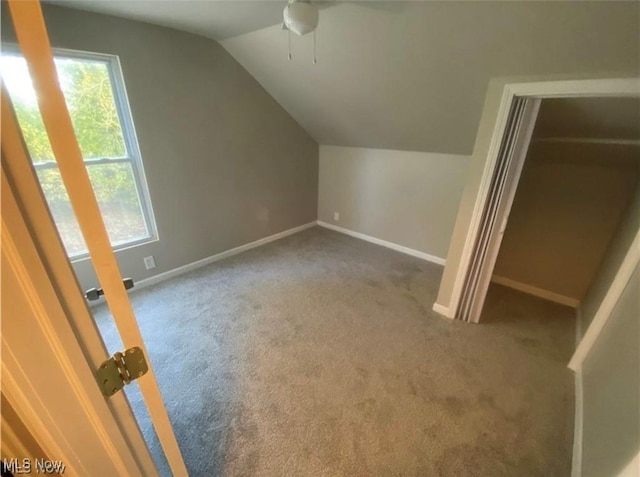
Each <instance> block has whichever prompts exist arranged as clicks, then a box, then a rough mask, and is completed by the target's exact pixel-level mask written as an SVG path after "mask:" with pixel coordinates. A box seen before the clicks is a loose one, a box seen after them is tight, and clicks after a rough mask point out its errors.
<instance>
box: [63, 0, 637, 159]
mask: <svg viewBox="0 0 640 477" xmlns="http://www.w3.org/2000/svg"><path fill="white" fill-rule="evenodd" d="M54 3H58V4H62V5H66V6H73V7H74V8H82V9H85V10H93V11H98V12H103V13H109V14H113V15H117V16H123V17H127V18H133V19H138V20H143V21H147V22H150V23H155V24H160V25H164V26H170V27H173V28H177V29H181V30H184V31H189V32H192V33H197V34H200V35H203V36H207V37H209V38H214V39H218V40H221V44H222V45H223V46H224V47H225V48H226V49H227V51H228V52H229V53H231V55H233V56H234V58H235V59H236V60H238V61H239V62H240V63H241V64H242V65H243V66H244V67H245V68H246V69H247V70H248V71H249V72H250V73H251V74H252V75H253V76H254V77H255V78H256V79H257V80H258V81H259V82H260V83H261V84H262V86H263V87H264V88H265V89H266V90H267V91H268V92H269V93H270V94H271V95H272V96H273V97H274V98H275V99H276V100H277V101H278V102H279V103H280V104H281V105H282V106H283V107H284V108H285V109H286V110H287V111H288V112H289V113H290V114H291V115H292V116H293V118H294V119H296V120H297V121H298V122H299V123H300V124H301V125H302V127H304V128H305V129H306V130H307V131H308V132H309V133H310V134H311V135H312V136H313V137H314V138H315V139H316V140H317V141H318V142H319V143H320V144H332V145H342V146H360V147H370V148H382V149H401V150H413V151H429V152H444V153H459V154H469V153H470V152H471V150H472V148H473V142H474V138H475V134H476V130H477V127H478V122H479V118H480V114H481V111H482V104H483V101H484V96H485V93H486V89H487V85H488V81H489V79H490V78H492V77H496V76H518V75H538V74H544V75H549V74H567V73H597V72H602V71H605V72H606V71H624V72H629V71H631V72H632V73H634V72H635V74H637V70H638V68H639V58H640V48H639V42H638V37H639V36H640V26H639V23H640V9H639V7H640V3H638V2H536V1H533V2H485V1H473V2H459V1H444V2H431V1H426V2H421V1H414V2H335V3H332V4H331V5H330V6H331V8H323V10H322V12H321V14H320V25H319V27H318V30H317V34H318V36H317V40H318V45H317V49H318V64H316V65H313V64H312V57H313V52H312V36H311V35H307V36H305V37H297V36H293V37H292V40H291V41H292V49H293V60H291V61H289V60H288V59H287V32H285V31H282V30H281V29H280V22H281V16H282V9H283V7H284V5H285V1H277V2H274V1H262V2H245V1H242V0H236V1H226V2H211V1H208V2H204V1H200V2H198V1H188V0H179V1H176V0H174V1H152V0H144V1H141V0H139V1H127V2H125V1H111V0H109V1H103V0H91V1H59V0H58V1H54ZM328 3H330V2H324V3H323V4H321V6H322V7H327V6H329V5H328Z"/></svg>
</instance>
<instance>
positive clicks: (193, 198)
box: [2, 2, 318, 288]
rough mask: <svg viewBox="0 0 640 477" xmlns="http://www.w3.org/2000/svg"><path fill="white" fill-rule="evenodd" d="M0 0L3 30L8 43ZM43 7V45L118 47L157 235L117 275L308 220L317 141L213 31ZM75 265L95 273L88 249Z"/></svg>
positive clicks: (123, 255)
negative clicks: (46, 39) (205, 34)
mask: <svg viewBox="0 0 640 477" xmlns="http://www.w3.org/2000/svg"><path fill="white" fill-rule="evenodd" d="M2 7H3V9H2V40H3V41H10V42H13V41H14V37H13V33H12V29H11V25H10V21H9V15H8V14H7V11H6V10H5V4H4V2H3V4H2ZM44 13H45V19H46V22H47V28H48V31H49V36H50V38H51V42H52V45H53V46H55V47H62V48H69V49H76V50H85V51H91V52H99V53H109V54H115V55H118V56H119V57H120V62H121V64H122V70H123V74H124V80H125V84H126V87H127V93H128V96H129V102H130V105H131V111H132V114H133V120H134V124H135V127H136V132H137V136H138V141H139V143H140V149H141V152H142V160H143V163H144V168H145V173H146V176H147V181H148V185H149V190H150V194H151V199H152V203H153V208H154V212H155V217H156V222H157V226H158V232H159V237H160V240H159V241H158V242H154V243H151V244H147V245H142V246H137V247H133V248H130V249H127V250H123V251H120V252H118V253H117V256H118V261H119V264H120V267H121V271H122V274H123V275H125V276H131V277H133V278H134V279H136V280H140V279H143V278H147V277H149V276H151V275H155V274H158V273H161V272H164V271H167V270H170V269H173V268H176V267H179V266H182V265H185V264H187V263H190V262H193V261H196V260H199V259H202V258H205V257H208V256H210V255H213V254H216V253H218V252H222V251H224V250H228V249H230V248H233V247H236V246H239V245H242V244H245V243H248V242H251V241H254V240H257V239H259V238H262V237H266V236H269V235H272V234H274V233H277V232H280V231H283V230H286V229H289V228H292V227H295V226H298V225H301V224H304V223H307V222H310V221H313V220H315V219H316V214H317V196H318V190H317V183H318V145H317V143H316V142H315V140H314V139H312V138H311V137H310V136H309V135H308V134H307V133H306V132H305V131H304V130H303V129H302V128H301V127H300V126H299V125H298V124H297V123H296V121H295V120H293V119H292V118H291V116H290V115H289V114H288V113H287V112H286V111H285V110H284V109H283V108H282V107H281V106H280V105H278V103H276V101H275V100H274V99H273V98H272V97H271V96H270V95H269V94H268V93H267V92H266V91H265V90H264V89H263V88H262V87H261V86H260V85H259V84H258V83H257V82H256V81H255V80H254V79H253V78H252V77H251V75H249V74H248V73H247V72H246V71H245V70H244V69H243V67H242V66H240V65H239V64H238V63H237V62H236V61H235V60H234V59H233V58H232V57H231V55H229V53H227V52H226V51H225V49H224V48H222V47H221V46H220V45H219V44H218V43H217V42H215V41H213V40H209V39H206V38H202V37H198V36H195V35H191V34H187V33H182V32H179V31H177V30H172V29H168V28H163V27H158V26H152V25H149V24H145V23H140V22H135V21H129V20H124V19H120V18H115V17H110V16H105V15H99V14H93V13H86V12H81V11H76V10H69V9H64V8H59V7H52V6H45V8H44ZM148 255H153V256H154V257H155V259H156V264H157V268H155V269H154V270H151V271H146V270H145V268H144V264H143V260H142V259H143V257H145V256H148ZM74 268H75V269H76V272H77V274H78V277H79V280H80V282H81V285H82V287H85V288H86V287H89V286H93V285H94V284H95V278H94V275H93V269H92V267H91V265H90V263H89V261H88V260H83V261H79V262H76V263H75V264H74Z"/></svg>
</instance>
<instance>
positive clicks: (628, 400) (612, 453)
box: [582, 266, 640, 477]
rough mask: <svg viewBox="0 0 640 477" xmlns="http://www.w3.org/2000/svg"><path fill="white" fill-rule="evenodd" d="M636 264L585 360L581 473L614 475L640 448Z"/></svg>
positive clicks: (639, 275) (639, 324)
mask: <svg viewBox="0 0 640 477" xmlns="http://www.w3.org/2000/svg"><path fill="white" fill-rule="evenodd" d="M639 317H640V267H638V266H636V270H635V272H634V274H633V275H632V277H631V279H630V280H629V282H628V284H627V286H626V288H625V290H624V292H623V293H622V296H621V297H620V300H619V301H618V303H617V305H616V306H615V308H614V310H613V312H612V314H611V316H610V317H609V320H608V321H607V323H606V324H605V326H604V328H603V330H602V332H601V333H600V335H599V336H598V339H597V340H596V342H595V344H594V345H593V348H592V349H591V351H590V353H589V354H588V355H587V357H586V359H585V361H584V363H583V365H582V372H583V385H584V414H583V416H584V427H583V441H582V475H583V476H584V477H601V476H615V475H618V474H619V473H620V471H621V470H622V469H623V468H625V466H626V465H627V464H628V463H629V462H630V461H631V459H633V458H634V457H635V456H636V454H637V453H638V451H640V406H639V405H638V403H640V321H639Z"/></svg>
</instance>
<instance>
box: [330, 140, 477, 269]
mask: <svg viewBox="0 0 640 477" xmlns="http://www.w3.org/2000/svg"><path fill="white" fill-rule="evenodd" d="M468 163H469V158H468V157H467V156H458V155H450V154H429V153H424V152H407V151H389V150H382V149H364V148H351V147H338V146H320V186H319V189H320V190H319V200H318V219H319V220H322V221H324V222H329V223H332V224H334V225H337V226H339V227H344V228H347V229H349V230H353V231H355V232H360V233H363V234H366V235H369V236H372V237H375V238H378V239H382V240H387V241H389V242H393V243H396V244H398V245H402V246H405V247H409V248H412V249H414V250H418V251H420V252H424V253H427V254H430V255H434V256H436V257H439V258H444V257H445V254H446V253H447V246H448V245H449V240H450V238H451V230H452V229H453V224H454V221H455V217H456V211H457V210H458V202H459V200H460V195H461V192H462V187H463V186H464V178H465V174H466V172H467V165H468ZM334 212H339V213H340V220H339V221H335V220H334V219H333V213H334Z"/></svg>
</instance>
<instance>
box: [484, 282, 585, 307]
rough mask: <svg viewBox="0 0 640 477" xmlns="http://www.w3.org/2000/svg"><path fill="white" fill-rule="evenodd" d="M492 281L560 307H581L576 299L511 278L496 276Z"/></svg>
mask: <svg viewBox="0 0 640 477" xmlns="http://www.w3.org/2000/svg"><path fill="white" fill-rule="evenodd" d="M491 281H492V282H493V283H497V284H498V285H503V286H505V287H509V288H513V289H514V290H518V291H521V292H524V293H528V294H529V295H533V296H537V297H538V298H544V299H545V300H549V301H553V302H555V303H559V304H560V305H566V306H570V307H571V308H577V307H578V306H579V305H580V301H579V300H576V299H575V298H571V297H569V296H564V295H560V294H559V293H554V292H552V291H549V290H543V289H542V288H538V287H534V286H531V285H527V284H526V283H521V282H517V281H515V280H511V279H510V278H505V277H500V276H498V275H494V276H492V277H491Z"/></svg>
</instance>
